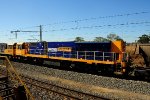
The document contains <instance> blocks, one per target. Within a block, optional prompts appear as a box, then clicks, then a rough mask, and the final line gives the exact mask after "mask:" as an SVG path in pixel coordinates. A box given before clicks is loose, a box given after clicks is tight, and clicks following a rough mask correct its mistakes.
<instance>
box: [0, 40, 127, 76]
mask: <svg viewBox="0 0 150 100" xmlns="http://www.w3.org/2000/svg"><path fill="white" fill-rule="evenodd" d="M0 55H3V56H7V57H8V58H9V59H15V60H20V61H29V62H34V63H40V64H43V63H46V62H49V64H50V65H55V66H60V67H64V68H76V69H79V70H87V71H97V72H102V73H113V74H122V75H125V74H127V73H128V65H127V59H126V58H127V53H126V52H125V42H123V41H109V42H74V41H67V42H45V41H43V42H24V43H14V44H12V45H7V46H6V47H5V49H4V50H3V52H1V53H0Z"/></svg>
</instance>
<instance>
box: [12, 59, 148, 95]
mask: <svg viewBox="0 0 150 100" xmlns="http://www.w3.org/2000/svg"><path fill="white" fill-rule="evenodd" d="M13 65H14V67H15V68H16V69H17V70H18V71H20V72H25V73H26V74H28V72H36V73H41V74H44V75H49V76H52V77H57V78H62V79H67V80H73V81H77V82H82V83H85V84H89V85H94V86H99V87H104V88H110V89H118V90H124V91H129V92H133V93H139V94H145V95H150V83H148V82H143V81H134V80H125V79H118V78H113V77H104V76H98V75H91V74H85V73H78V72H73V71H65V70H58V69H53V68H47V67H44V66H37V65H30V64H24V63H17V62H13ZM33 76H34V75H33Z"/></svg>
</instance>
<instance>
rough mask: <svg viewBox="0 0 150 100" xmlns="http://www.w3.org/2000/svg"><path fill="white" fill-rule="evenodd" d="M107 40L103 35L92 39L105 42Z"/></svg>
mask: <svg viewBox="0 0 150 100" xmlns="http://www.w3.org/2000/svg"><path fill="white" fill-rule="evenodd" d="M107 41H109V40H108V39H106V38H103V37H95V39H94V42H107Z"/></svg>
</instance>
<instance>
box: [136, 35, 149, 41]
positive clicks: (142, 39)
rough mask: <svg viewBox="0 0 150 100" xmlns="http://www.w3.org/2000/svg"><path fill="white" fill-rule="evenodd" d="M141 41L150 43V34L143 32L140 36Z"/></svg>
mask: <svg viewBox="0 0 150 100" xmlns="http://www.w3.org/2000/svg"><path fill="white" fill-rule="evenodd" d="M138 42H139V43H150V35H146V34H143V35H142V36H140V37H139V40H138Z"/></svg>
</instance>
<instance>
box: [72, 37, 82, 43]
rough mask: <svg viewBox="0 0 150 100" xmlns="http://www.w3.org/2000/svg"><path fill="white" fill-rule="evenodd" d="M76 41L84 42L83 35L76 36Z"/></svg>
mask: <svg viewBox="0 0 150 100" xmlns="http://www.w3.org/2000/svg"><path fill="white" fill-rule="evenodd" d="M74 41H75V42H83V41H84V38H83V37H76V38H75V40H74Z"/></svg>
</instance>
